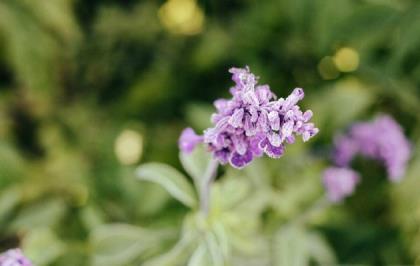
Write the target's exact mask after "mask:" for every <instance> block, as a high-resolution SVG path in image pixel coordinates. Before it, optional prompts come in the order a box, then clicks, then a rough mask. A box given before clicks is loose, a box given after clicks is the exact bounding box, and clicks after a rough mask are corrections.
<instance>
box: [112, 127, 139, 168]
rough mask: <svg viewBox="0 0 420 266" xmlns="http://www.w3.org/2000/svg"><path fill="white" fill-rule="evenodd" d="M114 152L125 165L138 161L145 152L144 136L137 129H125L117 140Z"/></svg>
mask: <svg viewBox="0 0 420 266" xmlns="http://www.w3.org/2000/svg"><path fill="white" fill-rule="evenodd" d="M114 152H115V155H116V156H117V158H118V160H119V161H120V162H121V163H122V164H124V165H130V164H135V163H137V162H138V161H139V160H140V157H141V155H142V153H143V136H142V135H140V133H138V132H137V131H134V130H131V129H125V130H124V131H122V132H121V134H120V135H119V136H118V137H117V139H116V140H115V145H114Z"/></svg>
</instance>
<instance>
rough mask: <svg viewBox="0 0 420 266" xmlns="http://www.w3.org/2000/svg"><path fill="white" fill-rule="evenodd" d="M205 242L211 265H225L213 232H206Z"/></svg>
mask: <svg viewBox="0 0 420 266" xmlns="http://www.w3.org/2000/svg"><path fill="white" fill-rule="evenodd" d="M206 244H207V248H208V252H209V254H210V257H211V261H212V264H211V265H212V266H223V265H225V257H224V255H223V251H222V248H221V245H220V243H219V242H218V239H217V238H216V236H215V235H214V234H213V233H208V234H207V237H206Z"/></svg>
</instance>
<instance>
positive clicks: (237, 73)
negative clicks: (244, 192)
mask: <svg viewBox="0 0 420 266" xmlns="http://www.w3.org/2000/svg"><path fill="white" fill-rule="evenodd" d="M229 72H230V73H232V80H233V81H234V82H235V86H234V87H232V88H231V89H230V93H231V95H232V98H230V99H219V100H216V101H215V102H214V106H215V107H216V110H217V112H216V113H214V114H213V115H212V117H211V122H212V123H213V125H214V126H213V127H211V128H209V129H207V130H205V131H204V134H203V136H199V135H197V134H195V132H194V131H193V130H192V129H191V128H187V129H185V130H184V131H183V133H182V134H181V137H180V139H179V147H180V149H181V150H182V151H183V152H191V151H192V150H193V149H194V147H195V146H196V145H197V144H198V143H201V142H203V143H204V144H205V145H206V146H207V147H208V150H209V151H210V152H212V153H213V155H214V157H215V158H216V159H217V160H218V161H219V162H220V163H221V164H227V163H230V164H231V165H232V166H233V167H235V168H243V167H245V166H246V165H248V164H249V163H250V162H251V161H252V160H253V159H254V158H255V157H260V156H262V155H263V154H266V155H268V156H269V157H271V158H279V157H280V156H282V155H283V153H284V150H285V145H286V144H291V143H293V142H295V136H296V135H298V136H301V137H302V139H303V141H307V140H309V139H310V138H311V137H313V136H314V135H316V134H317V133H318V131H319V130H318V128H316V127H315V126H314V124H313V123H310V122H309V120H310V119H311V117H312V111H310V110H308V111H306V112H303V111H302V110H300V107H299V106H298V105H297V103H298V102H299V101H300V100H302V99H303V97H304V92H303V90H302V89H300V88H296V89H294V90H293V92H292V93H291V94H290V95H289V96H288V97H287V98H285V99H284V98H280V99H277V97H276V95H275V94H274V93H273V92H272V91H271V90H270V87H269V86H268V85H258V78H257V77H256V76H255V75H254V74H252V73H251V72H250V70H249V68H248V67H246V68H231V69H230V70H229Z"/></svg>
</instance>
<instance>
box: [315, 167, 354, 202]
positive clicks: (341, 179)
mask: <svg viewBox="0 0 420 266" xmlns="http://www.w3.org/2000/svg"><path fill="white" fill-rule="evenodd" d="M359 180H360V177H359V175H358V173H357V172H355V171H353V170H351V169H349V168H339V167H329V168H327V170H325V171H324V175H323V182H324V186H325V189H326V190H327V196H328V199H329V200H330V201H332V202H339V201H341V200H343V199H344V198H346V197H348V196H350V195H351V194H353V192H354V189H355V187H356V185H357V183H358V182H359Z"/></svg>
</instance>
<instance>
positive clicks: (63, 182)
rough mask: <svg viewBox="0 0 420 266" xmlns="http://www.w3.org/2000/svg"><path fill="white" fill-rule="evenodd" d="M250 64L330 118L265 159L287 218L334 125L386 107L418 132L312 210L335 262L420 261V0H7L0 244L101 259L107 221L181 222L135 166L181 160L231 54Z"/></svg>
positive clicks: (225, 77) (324, 161) (224, 84)
mask: <svg viewBox="0 0 420 266" xmlns="http://www.w3.org/2000/svg"><path fill="white" fill-rule="evenodd" d="M245 65H248V66H250V68H251V70H252V71H253V72H254V73H256V75H258V76H260V77H261V78H260V81H261V82H262V83H268V84H270V86H271V87H272V90H273V91H274V92H275V93H276V94H277V95H281V96H285V95H288V94H289V93H290V92H291V90H292V89H293V88H294V87H302V88H304V89H305V92H306V98H305V100H304V103H303V105H304V106H305V107H306V108H310V109H312V110H313V111H314V114H315V122H316V124H317V126H318V127H319V128H320V130H321V133H320V134H319V135H318V136H317V137H316V138H315V139H314V140H312V141H311V142H310V143H308V144H307V145H299V144H297V145H296V146H297V147H296V148H291V152H290V155H289V154H286V156H285V157H284V159H280V160H278V161H270V162H266V160H262V163H263V164H264V163H266V164H269V165H270V166H267V167H272V168H270V169H273V170H272V173H271V180H272V181H271V182H270V184H271V185H272V187H273V188H275V189H276V190H278V191H279V194H278V198H277V200H278V202H271V203H270V206H269V207H267V209H266V210H265V212H264V213H263V215H262V217H263V218H262V219H265V220H264V221H267V220H270V219H271V218H270V217H272V216H275V218H273V219H272V220H271V223H276V224H277V223H278V224H281V223H284V222H285V221H287V220H289V219H291V218H293V217H294V216H295V215H296V214H297V213H299V212H301V211H302V210H303V209H305V206H307V205H308V204H309V203H308V202H310V201H312V200H314V199H315V198H316V196H317V195H322V187H321V183H320V176H321V171H322V169H323V168H324V167H326V166H327V165H328V163H329V150H330V148H331V145H332V139H333V136H334V134H336V133H337V132H341V131H343V130H345V129H346V127H348V126H349V125H350V124H351V123H352V122H354V121H356V120H365V119H371V118H372V117H373V116H374V115H375V114H377V113H381V112H385V113H389V114H391V115H392V116H393V117H394V118H395V119H396V120H398V121H399V122H400V123H401V125H402V126H403V127H404V130H405V132H406V134H407V136H408V137H409V138H410V140H411V141H412V142H413V146H414V148H413V150H414V155H413V159H412V160H411V162H410V166H409V169H408V173H407V176H406V178H405V179H404V181H403V182H402V183H400V184H397V185H390V184H389V183H388V182H387V181H386V178H385V174H384V172H383V171H382V170H379V171H378V170H377V169H378V168H376V166H375V167H372V165H371V164H370V163H364V164H363V163H360V165H357V167H358V170H360V171H361V172H362V175H363V176H366V177H369V178H368V179H369V182H370V185H369V186H367V185H365V186H364V187H363V189H361V190H360V192H358V193H357V194H356V196H355V197H354V199H351V200H350V202H346V203H345V204H344V205H343V206H341V207H334V208H333V209H334V210H332V211H331V213H329V214H326V216H324V217H321V218H320V220H319V221H316V222H314V224H313V225H311V226H312V228H315V229H316V230H318V231H319V232H322V234H323V235H325V237H326V239H327V240H328V242H329V243H330V245H331V246H332V249H333V250H334V252H335V254H336V256H337V261H339V262H340V263H362V264H368V265H385V264H415V263H416V262H417V263H420V193H419V191H420V179H419V177H420V158H419V157H418V155H417V154H418V152H417V150H418V149H419V145H420V142H419V141H420V97H419V96H420V3H419V2H418V1H415V0H400V1H398V0H260V1H257V0H230V1H222V0H200V1H196V0H168V1H152V0H150V1H139V0H124V1H123V0H103V1H100V0H90V1H83V0H38V1H35V0H0V250H5V249H7V248H10V247H15V246H17V245H21V246H23V247H24V249H25V251H26V252H27V253H28V254H29V255H30V256H32V258H34V260H35V261H36V262H37V265H40V266H42V265H92V256H94V255H93V254H94V253H95V252H96V248H97V247H96V246H95V243H92V242H94V240H92V232H93V231H95V230H96V229H95V228H97V227H98V226H101V225H103V224H110V223H117V222H118V223H127V224H131V225H136V226H142V227H147V228H161V227H165V228H167V227H168V228H172V227H173V228H177V226H179V225H180V223H181V222H182V218H183V216H184V214H185V213H186V209H185V208H184V207H182V206H181V205H180V204H179V203H177V202H176V201H174V200H172V199H171V198H170V197H169V196H168V195H167V194H166V192H165V191H163V190H162V189H161V188H159V187H157V186H155V185H152V184H149V183H141V182H139V181H137V180H135V178H134V174H133V170H134V168H135V166H137V165H138V164H140V163H142V162H148V161H161V162H164V163H168V164H171V165H173V166H175V167H176V168H178V169H179V170H181V171H182V168H181V165H180V163H179V161H178V149H177V143H176V142H177V138H178V136H179V133H180V132H181V130H182V128H184V127H186V126H187V125H191V126H193V127H194V128H195V129H197V130H202V129H204V128H205V127H206V126H208V124H209V114H210V113H211V111H212V110H213V109H212V107H211V103H212V101H213V100H214V99H216V98H219V97H226V96H227V95H228V88H229V87H230V86H231V84H232V82H231V81H230V76H229V73H228V72H227V70H228V69H229V68H230V67H231V66H238V67H242V66H245ZM284 168H287V169H286V170H284ZM379 169H381V168H380V167H379ZM371 177H372V178H371ZM302 184H306V187H309V188H308V189H307V190H305V189H302V187H304V186H302ZM294 189H295V190H294ZM308 191H309V192H308ZM283 196H284V197H283ZM286 199H288V200H286ZM366 202H368V203H369V204H366ZM276 204H280V205H281V204H282V205H281V206H280V207H279V206H277V207H275V206H276ZM273 209H276V211H272V210H273ZM273 213H275V214H273ZM95 232H96V231H95ZM93 238H94V237H93ZM130 263H131V262H130ZM116 265H118V264H116ZM121 265H131V264H129V263H128V262H124V264H121ZM137 265H138V264H137Z"/></svg>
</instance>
